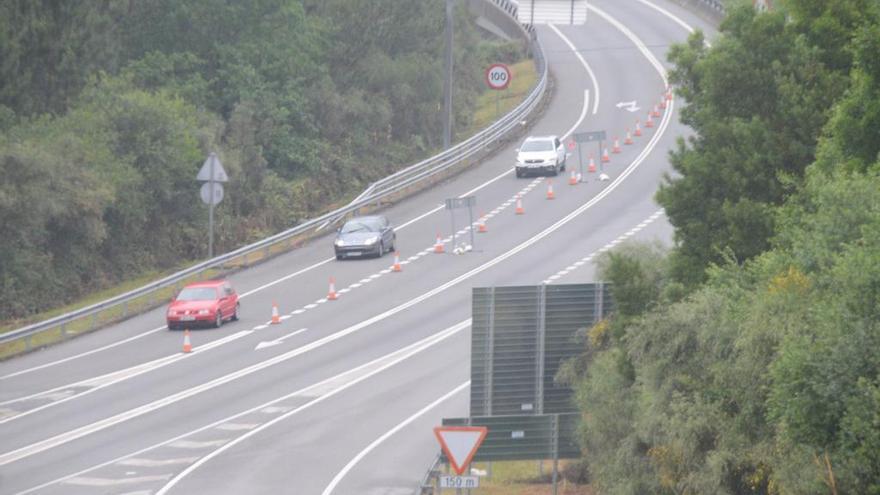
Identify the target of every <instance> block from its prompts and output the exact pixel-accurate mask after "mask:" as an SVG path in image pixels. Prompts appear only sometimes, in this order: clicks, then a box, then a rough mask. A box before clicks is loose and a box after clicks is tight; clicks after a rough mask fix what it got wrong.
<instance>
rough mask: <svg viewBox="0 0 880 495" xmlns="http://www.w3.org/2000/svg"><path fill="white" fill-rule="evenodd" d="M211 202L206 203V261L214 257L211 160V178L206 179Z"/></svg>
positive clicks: (212, 174)
mask: <svg viewBox="0 0 880 495" xmlns="http://www.w3.org/2000/svg"><path fill="white" fill-rule="evenodd" d="M208 190H209V191H210V192H211V194H210V197H211V201H209V202H208V259H211V258H213V257H214V160H211V177H210V178H209V179H208Z"/></svg>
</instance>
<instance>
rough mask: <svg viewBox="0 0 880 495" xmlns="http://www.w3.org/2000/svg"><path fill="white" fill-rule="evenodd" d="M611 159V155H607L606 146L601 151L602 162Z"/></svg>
mask: <svg viewBox="0 0 880 495" xmlns="http://www.w3.org/2000/svg"><path fill="white" fill-rule="evenodd" d="M610 161H611V157H610V156H608V148H605V151H603V152H602V163H608V162H610Z"/></svg>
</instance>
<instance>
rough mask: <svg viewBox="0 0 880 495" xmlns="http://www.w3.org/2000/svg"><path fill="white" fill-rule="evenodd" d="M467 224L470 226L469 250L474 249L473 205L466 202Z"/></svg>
mask: <svg viewBox="0 0 880 495" xmlns="http://www.w3.org/2000/svg"><path fill="white" fill-rule="evenodd" d="M468 225H470V226H471V250H472V251H473V249H474V207H473V206H471V204H470V202H468Z"/></svg>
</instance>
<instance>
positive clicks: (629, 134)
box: [623, 129, 633, 144]
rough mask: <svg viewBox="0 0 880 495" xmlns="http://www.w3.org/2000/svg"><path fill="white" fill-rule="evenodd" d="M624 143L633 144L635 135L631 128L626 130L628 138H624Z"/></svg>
mask: <svg viewBox="0 0 880 495" xmlns="http://www.w3.org/2000/svg"><path fill="white" fill-rule="evenodd" d="M623 144H633V135H632V133H631V132H629V129H627V130H626V139H624V140H623Z"/></svg>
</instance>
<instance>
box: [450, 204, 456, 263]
mask: <svg viewBox="0 0 880 495" xmlns="http://www.w3.org/2000/svg"><path fill="white" fill-rule="evenodd" d="M449 216H450V218H452V252H453V254H454V253H455V210H449Z"/></svg>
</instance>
